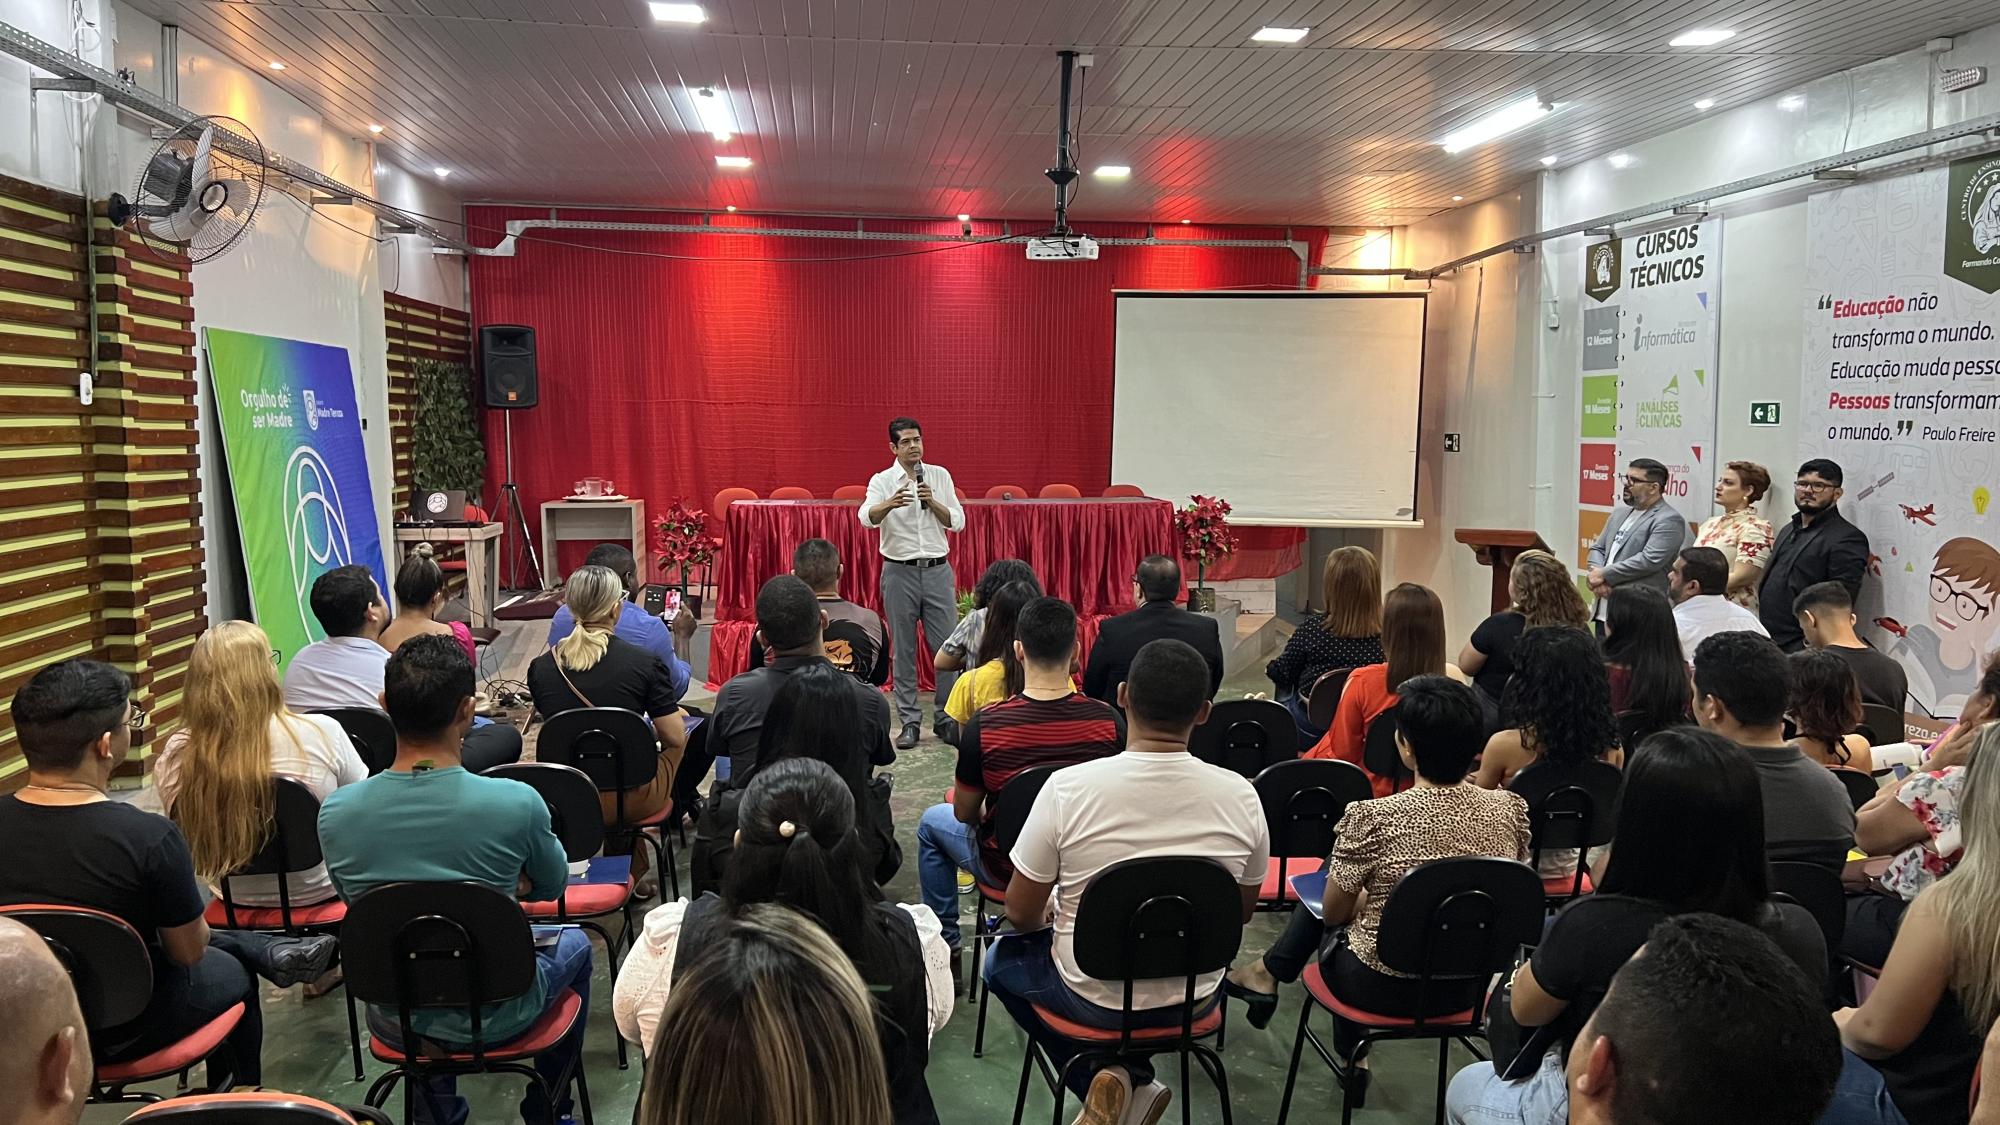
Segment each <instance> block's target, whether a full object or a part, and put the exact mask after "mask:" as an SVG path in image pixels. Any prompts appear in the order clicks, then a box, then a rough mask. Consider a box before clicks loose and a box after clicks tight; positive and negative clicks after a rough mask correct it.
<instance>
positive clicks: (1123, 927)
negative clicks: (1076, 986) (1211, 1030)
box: [1072, 856, 1243, 1007]
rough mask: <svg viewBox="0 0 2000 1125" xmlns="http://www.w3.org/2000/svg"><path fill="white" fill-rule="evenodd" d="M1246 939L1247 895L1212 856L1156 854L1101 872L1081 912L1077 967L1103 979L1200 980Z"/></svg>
mask: <svg viewBox="0 0 2000 1125" xmlns="http://www.w3.org/2000/svg"><path fill="white" fill-rule="evenodd" d="M1242 942H1243V894H1242V892H1241V891H1239V890H1238V889H1237V885H1236V880H1235V879H1234V878H1232V877H1231V876H1230V874H1229V873H1228V872H1227V871H1224V870H1223V869H1222V865H1221V864H1219V863H1216V862H1215V861H1214V860H1212V859H1203V858H1197V857H1192V856H1151V857H1147V858H1143V859H1126V860H1120V861H1119V862H1117V863H1114V864H1112V865H1111V866H1109V867H1107V868H1105V869H1104V870H1102V871H1100V872H1098V874H1097V877H1096V878H1095V879H1092V880H1091V881H1090V885H1089V886H1088V887H1086V888H1084V891H1083V901H1082V902H1081V903H1080V904H1078V906H1077V910H1076V930H1075V933H1074V944H1073V946H1072V948H1073V949H1074V951H1075V953H1076V966H1077V968H1078V969H1080V970H1082V971H1083V972H1084V973H1086V974H1088V975H1089V976H1092V977H1095V978H1096V979H1098V980H1101V981H1124V982H1126V985H1127V990H1126V1005H1125V1006H1126V1007H1129V1006H1130V1000H1131V992H1130V984H1131V982H1133V981H1140V980H1159V979H1164V978H1172V977H1180V978H1184V979H1186V980H1187V981H1188V982H1189V985H1190V987H1192V985H1193V980H1194V978H1195V977H1196V976H1197V975H1199V974H1201V973H1207V972H1213V971H1215V970H1217V969H1222V968H1226V967H1227V966H1228V965H1229V963H1230V962H1231V961H1232V960H1234V959H1235V957H1236V951H1237V949H1238V947H1239V946H1241V944H1242Z"/></svg>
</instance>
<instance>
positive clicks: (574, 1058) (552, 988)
mask: <svg viewBox="0 0 2000 1125" xmlns="http://www.w3.org/2000/svg"><path fill="white" fill-rule="evenodd" d="M535 962H536V964H535V975H536V976H537V977H539V978H540V979H541V981H542V984H543V991H544V993H545V994H546V995H547V996H548V998H549V1003H550V1004H551V1005H553V1004H554V1003H555V1000H556V997H558V996H561V995H562V993H563V990H565V989H568V990H569V991H572V992H574V993H576V994H577V997H578V999H580V1000H582V1001H583V1005H582V1007H581V1008H580V1009H579V1010H578V1012H577V1017H576V1022H575V1023H574V1024H572V1025H571V1026H570V1030H569V1034H568V1035H565V1036H563V1037H562V1038H561V1039H559V1040H557V1041H556V1045H555V1046H553V1047H551V1048H549V1049H548V1050H547V1051H545V1052H543V1053H542V1054H539V1055H536V1056H535V1071H536V1073H538V1074H540V1075H541V1076H542V1081H544V1082H546V1083H548V1086H549V1093H550V1094H551V1095H553V1096H554V1098H555V1103H556V1111H555V1115H554V1117H550V1116H548V1115H547V1110H546V1109H545V1107H544V1106H543V1103H542V1099H541V1097H540V1096H539V1095H537V1094H535V1093H534V1092H533V1091H530V1092H528V1093H527V1094H526V1095H525V1096H524V1097H522V1099H521V1105H520V1110H521V1116H522V1118H524V1119H525V1120H527V1121H528V1122H530V1123H531V1125H542V1123H544V1122H551V1121H553V1120H555V1119H558V1118H561V1117H564V1116H567V1115H568V1114H569V1112H570V1098H569V1089H568V1085H567V1082H568V1079H569V1078H570V1077H571V1075H572V1074H573V1072H574V1071H575V1070H576V1068H577V1067H579V1066H581V1065H582V1062H583V1032H584V1025H585V1024H586V1023H587V1022H588V1021H589V1016H590V973H591V964H590V935H589V934H588V933H587V932H586V931H584V930H580V929H575V928H571V929H565V930H563V931H562V936H561V937H560V938H558V939H557V941H556V945H555V948H554V949H541V950H536V951H535ZM545 1010H546V1009H545ZM368 1030H369V1031H370V1032H372V1033H373V1034H374V1035H375V1036H376V1037H377V1038H379V1039H382V1040H383V1041H385V1042H387V1043H388V1044H390V1045H391V1046H392V1047H400V1046H401V1040H402V1029H401V1028H400V1027H399V1026H398V1025H397V1017H396V1010H395V1009H393V1008H379V1007H375V1006H373V1005H370V1006H369V1008H368ZM494 1045H496V1044H493V1043H491V1042H490V1041H489V1043H488V1046H494ZM445 1046H452V1047H465V1046H469V1044H463V1043H453V1044H445ZM426 1089H427V1090H428V1091H429V1096H426V1093H425V1091H426ZM414 1101H415V1105H416V1109H415V1112H414V1113H413V1114H412V1116H411V1118H410V1121H411V1123H412V1125H464V1122H465V1119H466V1117H467V1116H468V1115H469V1114H470V1113H471V1107H470V1106H468V1105H467V1104H466V1101H465V1099H464V1098H461V1097H459V1096H458V1076H457V1075H455V1074H438V1075H432V1076H430V1077H428V1078H426V1079H425V1080H424V1082H423V1084H422V1086H421V1087H420V1088H418V1089H417V1090H416V1097H415V1099H414ZM433 1104H435V1105H436V1106H437V1108H438V1109H439V1110H441V1111H442V1112H443V1114H444V1116H443V1117H442V1118H438V1117H435V1116H433V1115H432V1113H431V1107H432V1105H433Z"/></svg>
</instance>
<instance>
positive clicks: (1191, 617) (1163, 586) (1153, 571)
mask: <svg viewBox="0 0 2000 1125" xmlns="http://www.w3.org/2000/svg"><path fill="white" fill-rule="evenodd" d="M1132 591H1133V597H1132V600H1133V601H1136V602H1138V603H1139V608H1137V609H1135V610H1132V611H1131V612H1129V613H1121V614H1119V615H1118V616H1116V617H1111V618H1106V619H1105V620H1103V621H1100V622H1098V625H1097V640H1096V641H1095V642H1094V643H1093V644H1092V645H1091V646H1090V664H1089V666H1088V667H1086V668H1085V669H1084V670H1083V694H1085V695H1087V696H1090V697H1091V698H1092V699H1099V700H1103V701H1104V702H1106V703H1116V702H1117V701H1118V685H1119V684H1122V683H1124V682H1125V673H1126V672H1127V671H1129V670H1130V669H1131V667H1132V658H1133V657H1134V656H1136V655H1138V652H1139V650H1140V649H1142V648H1144V647H1146V645H1147V644H1149V643H1151V642H1153V641H1157V640H1162V639H1168V640H1176V641H1186V642H1187V643H1188V644H1191V645H1193V646H1194V650H1195V651H1196V652H1198V653H1201V658H1202V659H1203V660H1206V661H1208V697H1209V698H1210V699H1213V698H1215V692H1216V689H1218V688H1220V687H1221V686H1222V630H1221V626H1220V625H1218V624H1217V623H1216V620H1215V618H1214V617H1213V616H1210V615H1209V614H1205V613H1189V612H1188V611H1187V610H1186V609H1183V608H1182V607H1181V605H1180V603H1179V601H1178V599H1179V597H1180V592H1181V564H1179V563H1177V562H1175V561H1174V560H1172V559H1170V558H1168V557H1167V556H1165V555H1147V556H1146V557H1145V558H1143V559H1141V560H1140V561H1139V568H1138V569H1137V570H1135V571H1133V572H1132Z"/></svg>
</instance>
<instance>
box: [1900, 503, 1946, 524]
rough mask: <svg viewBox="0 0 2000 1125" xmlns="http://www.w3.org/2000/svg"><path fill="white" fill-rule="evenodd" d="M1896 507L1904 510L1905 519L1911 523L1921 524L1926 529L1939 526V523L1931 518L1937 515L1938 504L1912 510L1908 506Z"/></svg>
mask: <svg viewBox="0 0 2000 1125" xmlns="http://www.w3.org/2000/svg"><path fill="white" fill-rule="evenodd" d="M1896 506H1897V507H1898V508H1901V509H1903V518H1904V519H1906V520H1909V521H1910V522H1911V523H1920V524H1923V525H1924V526H1926V527H1936V526H1937V521H1936V520H1934V519H1932V518H1931V517H1932V516H1935V515H1937V505H1936V504H1925V505H1924V506H1923V507H1921V508H1912V507H1910V506H1909V505H1908V504H1898V505H1896Z"/></svg>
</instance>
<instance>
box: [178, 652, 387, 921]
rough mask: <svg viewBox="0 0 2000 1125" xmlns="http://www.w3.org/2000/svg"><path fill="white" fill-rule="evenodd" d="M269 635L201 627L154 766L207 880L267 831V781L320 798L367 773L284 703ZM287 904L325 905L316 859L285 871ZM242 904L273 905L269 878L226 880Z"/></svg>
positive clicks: (342, 738)
mask: <svg viewBox="0 0 2000 1125" xmlns="http://www.w3.org/2000/svg"><path fill="white" fill-rule="evenodd" d="M277 655H278V654H277V653H276V652H274V651H272V649H271V639H270V638H269V637H268V636H266V635H265V634H264V630H262V629H260V628H258V627H257V626H256V625H255V624H254V623H252V622H249V621H224V622H223V623H221V624H220V625H217V626H215V627H214V628H211V629H210V630H209V631H208V632H206V633H203V634H202V635H201V637H200V639H198V640H196V641H195V643H194V651H193V652H192V653H191V654H190V655H189V657H188V670H187V691H186V696H185V698H184V699H183V701H182V704H181V714H182V719H183V721H182V723H181V727H180V729H179V730H177V731H175V732H174V734H173V737H171V738H169V739H167V745H166V748H165V749H164V750H162V751H161V753H160V759H159V762H158V763H157V764H155V766H154V767H153V783H154V784H155V785H156V786H157V787H158V788H159V792H160V801H161V803H163V804H164V805H165V806H166V808H167V812H168V813H169V814H170V815H172V817H173V818H174V820H175V822H176V823H178V824H179V825H180V829H181V835H182V836H185V837H186V838H187V843H188V851H189V852H191V853H192V854H193V856H194V869H195V874H196V875H197V876H199V877H200V878H201V879H203V880H205V881H206V882H207V883H209V885H211V886H216V885H219V884H220V882H221V880H222V877H223V876H225V875H227V874H229V873H230V872H231V871H234V870H236V869H237V868H238V867H241V866H243V864H245V863H246V862H248V861H249V860H250V858H251V857H252V856H254V855H256V854H257V851H258V849H259V848H261V847H263V846H264V840H265V838H266V837H268V836H269V835H270V833H271V818H272V815H273V813H272V807H271V780H272V779H273V778H275V777H289V778H291V779H292V780H294V781H297V782H300V783H301V784H303V785H304V786H305V787H306V788H307V789H310V790H312V793H313V796H315V797H318V798H320V799H321V800H325V799H326V798H327V796H328V795H329V794H331V793H332V792H333V791H334V790H335V789H338V788H339V787H341V786H343V785H352V784H354V783H355V782H357V781H360V780H362V779H363V778H365V777H367V776H368V767H367V766H366V765H364V764H363V763H362V761H361V757H360V755H359V754H356V753H355V751H354V744H353V743H352V742H350V741H348V738H347V732H346V731H344V730H342V729H341V727H340V724H339V723H336V722H334V721H333V720H332V719H329V718H327V717H325V716H323V715H301V714H298V713H296V712H294V711H292V710H291V709H290V708H288V707H286V706H285V687H284V684H283V682H281V681H280V680H279V678H278V669H277V666H276V662H277ZM286 881H287V886H286V888H285V889H286V891H287V894H288V897H289V898H290V900H291V904H292V905H293V906H295V907H296V906H305V905H310V904H312V903H319V902H327V901H329V900H331V899H332V898H333V897H334V890H333V882H332V880H330V879H329V878H328V877H327V874H326V866H325V865H324V864H321V865H318V866H315V867H314V868H312V869H311V870H310V871H295V872H292V873H291V874H289V875H287V876H286ZM229 897H230V899H231V900H232V901H234V902H237V903H239V904H242V905H245V906H277V905H279V897H278V880H277V876H275V875H245V876H241V877H239V878H232V879H230V880H229Z"/></svg>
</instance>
